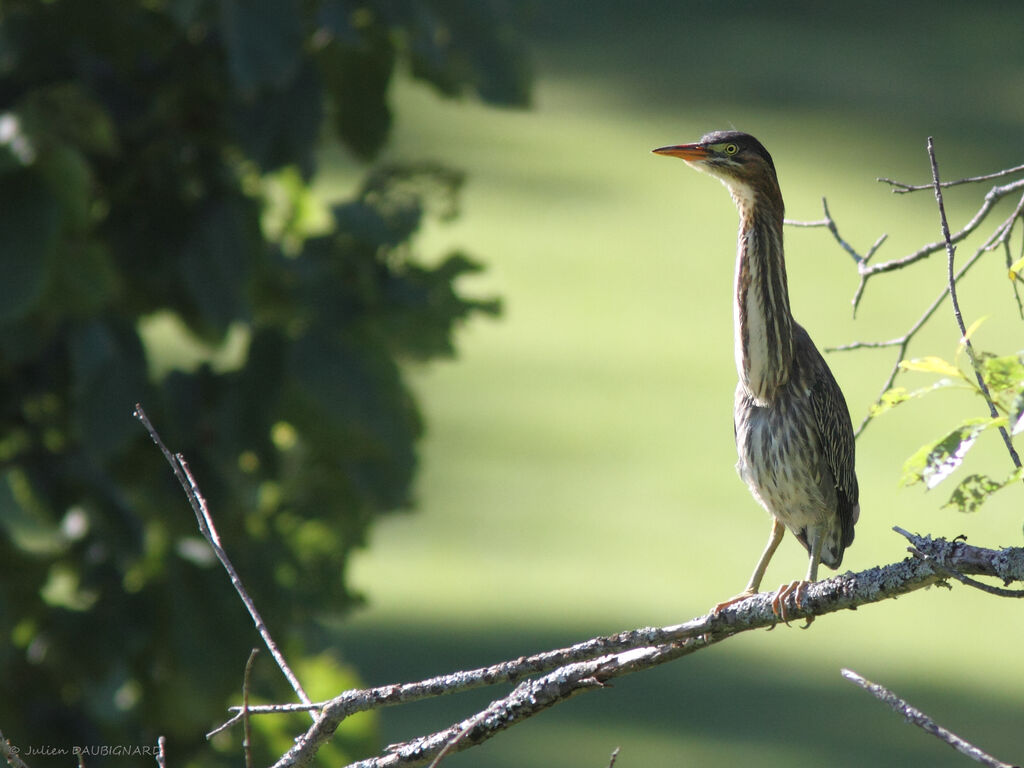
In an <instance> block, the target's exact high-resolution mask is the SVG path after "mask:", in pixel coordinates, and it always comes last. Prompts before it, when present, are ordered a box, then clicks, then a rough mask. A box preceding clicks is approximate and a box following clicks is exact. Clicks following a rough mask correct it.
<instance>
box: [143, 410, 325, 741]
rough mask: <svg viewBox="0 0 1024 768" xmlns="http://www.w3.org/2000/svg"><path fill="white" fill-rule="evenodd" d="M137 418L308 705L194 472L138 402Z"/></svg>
mask: <svg viewBox="0 0 1024 768" xmlns="http://www.w3.org/2000/svg"><path fill="white" fill-rule="evenodd" d="M134 415H135V418H136V419H138V420H139V421H140V422H141V423H142V426H144V427H145V428H146V431H147V432H148V433H149V436H150V438H151V439H152V440H153V442H154V443H156V446H157V448H159V449H160V452H161V453H162V454H163V455H164V458H165V459H167V463H168V464H170V465H171V470H172V471H173V472H174V476H175V478H177V480H178V483H179V484H180V485H181V487H182V490H184V491H185V496H186V497H187V498H188V502H189V504H190V505H191V507H192V511H193V512H195V515H196V521H197V523H198V525H199V530H200V532H201V533H202V534H203V537H204V538H205V539H206V540H207V541H208V542H209V543H210V546H211V547H212V548H213V552H214V554H215V555H216V556H217V559H218V560H220V564H221V565H222V566H224V570H225V571H227V573H228V577H229V578H230V579H231V583H232V584H233V585H234V587H235V591H236V592H238V596H239V597H240V598H242V602H243V603H244V604H245V607H246V609H247V610H248V611H249V615H250V616H251V617H252V620H253V623H254V624H255V625H256V631H257V632H259V634H260V637H262V638H263V643H264V644H265V645H266V646H267V649H268V650H269V651H270V655H271V656H273V657H274V661H276V662H277V666H278V667H279V668H280V669H281V672H282V673H283V674H284V676H285V678H286V679H287V680H288V682H289V683H290V684H291V686H292V689H293V690H294V691H295V693H296V695H297V696H298V697H299V700H300V701H302V703H303V704H309V703H310V700H309V696H307V695H306V691H305V690H303V688H302V684H301V683H299V679H298V678H297V677H296V676H295V673H293V672H292V670H291V667H289V666H288V662H287V661H285V658H284V654H282V653H281V650H280V649H279V648H278V647H277V643H275V642H274V638H273V637H271V635H270V630H269V629H267V625H266V624H265V623H264V621H263V617H262V616H260V613H259V611H258V610H256V604H255V603H254V602H253V600H252V598H251V597H249V593H248V591H247V590H246V589H245V585H244V584H243V583H242V579H241V578H240V577H239V575H238V572H237V571H236V570H235V568H234V566H233V565H232V564H231V560H230V559H229V558H228V554H227V552H225V551H224V547H222V546H221V543H220V535H219V534H218V533H217V528H216V526H215V525H214V523H213V517H212V516H211V515H210V510H209V508H208V507H207V505H206V499H205V498H204V497H203V494H202V492H201V491H200V490H199V485H198V484H197V483H196V480H195V478H194V477H193V476H192V473H191V471H189V468H188V464H187V463H186V462H185V458H184V456H182V455H181V454H180V453H177V454H174V453H171V452H170V450H168V448H167V446H166V445H164V441H163V440H162V439H161V438H160V435H159V433H158V432H157V431H156V427H154V426H153V424H152V422H150V420H149V417H148V416H147V415H146V412H145V411H144V410H143V409H142V405H141V404H139V403H136V405H135V412H134ZM310 716H311V717H313V719H314V721H315V720H316V716H315V715H314V714H313V713H312V712H310Z"/></svg>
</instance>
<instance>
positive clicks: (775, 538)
mask: <svg viewBox="0 0 1024 768" xmlns="http://www.w3.org/2000/svg"><path fill="white" fill-rule="evenodd" d="M785 532H786V526H784V525H783V524H782V523H780V522H779V521H778V520H777V519H776V518H775V517H774V516H773V517H772V531H771V533H770V534H769V535H768V544H766V545H765V548H764V552H762V553H761V559H760V560H758V561H757V567H756V568H754V573H753V574H752V575H751V577H750V581H749V582H747V588H746V589H744V590H743V591H742V592H740V593H739V594H738V595H736V596H735V597H730V598H729V599H728V600H726V601H725V602H722V603H718V604H717V605H716V606H715V607H714V608H712V609H711V613H718V612H719V611H721V610H722V609H723V608H725V607H726V606H728V605H732V604H733V603H738V602H739V601H740V600H745V599H746V598H748V597H750V596H751V595H756V594H757V590H758V589H760V587H761V579H763V578H764V572H765V571H766V570H767V568H768V563H769V561H771V559H772V555H774V554H775V550H776V549H778V548H779V542H780V541H782V535H783V534H784V533H785Z"/></svg>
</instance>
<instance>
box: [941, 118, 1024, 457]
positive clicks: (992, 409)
mask: <svg viewBox="0 0 1024 768" xmlns="http://www.w3.org/2000/svg"><path fill="white" fill-rule="evenodd" d="M928 159H929V161H930V162H931V166H932V184H933V185H934V188H935V202H936V204H937V205H938V207H939V221H940V224H941V226H942V237H943V240H945V243H946V265H947V266H946V272H947V279H948V286H949V299H950V302H952V304H953V318H954V319H955V320H956V325H957V328H959V329H960V338H961V340H962V343H963V345H964V348H965V349H966V350H967V356H968V357H969V358H970V361H971V366H972V367H973V368H974V376H975V378H976V379H977V381H978V390H979V391H980V392H981V394H982V397H984V398H985V402H986V403H987V404H988V410H989V415H991V416H992V418H993V419H995V418H998V417H999V411H998V410H997V409H996V404H995V403H994V402H992V393H991V392H989V389H988V384H987V383H986V382H985V377H984V375H982V370H981V363H980V361H979V360H978V355H977V353H976V352H975V351H974V344H973V343H972V342H971V340H970V338H968V336H967V326H965V325H964V317H963V313H962V312H961V311H960V300H959V298H958V297H957V292H956V275H955V274H954V269H953V265H954V260H955V256H956V248H954V247H953V242H952V240H950V236H949V223H948V222H947V221H946V206H945V204H944V203H943V200H942V185H941V184H940V183H939V163H938V160H936V158H935V146H934V144H933V143H932V137H931V136H929V137H928ZM1015 217H1016V211H1015V212H1014V216H1013V217H1012V218H1011V219H1010V221H1011V222H1012V221H1013V218H1015ZM1003 226H1004V227H1005V226H1006V225H1005V224H1004V225H1003ZM999 434H1000V435H1002V437H1003V442H1004V443H1005V444H1006V450H1007V451H1008V452H1009V454H1010V460H1011V461H1012V462H1013V466H1014V467H1017V468H1020V465H1021V464H1020V456H1018V455H1017V450H1016V449H1015V448H1014V447H1013V441H1012V440H1011V439H1010V433H1009V432H1008V431H1007V430H1006V427H1002V426H1001V427H999Z"/></svg>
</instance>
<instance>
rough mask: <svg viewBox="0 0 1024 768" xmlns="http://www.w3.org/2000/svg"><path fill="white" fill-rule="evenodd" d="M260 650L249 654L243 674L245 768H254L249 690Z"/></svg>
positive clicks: (255, 649) (253, 650)
mask: <svg viewBox="0 0 1024 768" xmlns="http://www.w3.org/2000/svg"><path fill="white" fill-rule="evenodd" d="M259 653H260V649H259V648H253V649H252V650H251V651H250V652H249V658H248V660H247V661H246V662H245V672H244V673H243V674H242V732H243V733H244V734H245V735H244V736H243V737H242V751H243V752H244V753H245V768H252V723H251V722H250V721H249V690H250V686H251V684H252V667H253V664H255V662H256V657H257V656H259Z"/></svg>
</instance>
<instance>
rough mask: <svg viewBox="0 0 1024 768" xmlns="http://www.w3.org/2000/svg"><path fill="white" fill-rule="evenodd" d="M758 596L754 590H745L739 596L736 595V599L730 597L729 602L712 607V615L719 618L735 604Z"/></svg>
mask: <svg viewBox="0 0 1024 768" xmlns="http://www.w3.org/2000/svg"><path fill="white" fill-rule="evenodd" d="M756 594H757V592H755V591H754V590H752V589H745V590H743V591H742V592H740V593H739V594H738V595H735V596H734V597H730V598H729V599H728V600H726V601H724V602H721V603H717V604H715V606H714V607H712V609H711V615H712V616H717V615H718V614H720V613H721V612H722V609H723V608H728V607H729V606H730V605H732V604H733V603H738V602H740V601H741V600H746V599H747V598H748V597H752V596H754V595H756Z"/></svg>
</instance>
